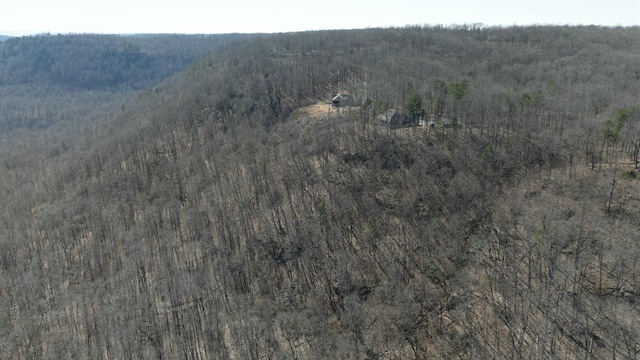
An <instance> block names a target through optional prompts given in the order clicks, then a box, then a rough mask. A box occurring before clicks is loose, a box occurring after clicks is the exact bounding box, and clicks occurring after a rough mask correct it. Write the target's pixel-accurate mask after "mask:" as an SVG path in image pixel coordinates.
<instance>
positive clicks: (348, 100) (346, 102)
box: [331, 92, 353, 108]
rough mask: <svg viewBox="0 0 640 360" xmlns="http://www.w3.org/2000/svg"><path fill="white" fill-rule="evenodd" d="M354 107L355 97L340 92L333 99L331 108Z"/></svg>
mask: <svg viewBox="0 0 640 360" xmlns="http://www.w3.org/2000/svg"><path fill="white" fill-rule="evenodd" d="M351 105H353V97H352V96H351V95H349V94H347V93H343V92H339V93H336V94H335V95H334V96H333V97H332V98H331V106H332V107H334V108H340V107H343V106H351Z"/></svg>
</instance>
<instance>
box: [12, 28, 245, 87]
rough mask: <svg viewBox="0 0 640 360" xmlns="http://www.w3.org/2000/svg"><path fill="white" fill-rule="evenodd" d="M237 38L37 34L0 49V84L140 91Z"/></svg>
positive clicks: (223, 36) (227, 36)
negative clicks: (118, 88)
mask: <svg viewBox="0 0 640 360" xmlns="http://www.w3.org/2000/svg"><path fill="white" fill-rule="evenodd" d="M241 37H243V36H241V35H155V36H150V35H147V36H117V35H93V34H82V35H37V36H27V37H16V38H11V39H8V40H7V41H5V42H3V43H2V45H0V85H17V84H35V85H37V86H42V85H48V86H51V85H55V86H58V87H62V88H67V89H81V90H101V89H108V88H117V87H124V88H134V89H140V88H144V87H147V86H151V85H153V84H155V83H158V82H160V81H162V80H164V79H165V78H167V77H168V76H170V75H172V74H173V73H175V72H178V71H180V70H182V69H183V68H184V67H186V66H187V65H189V64H190V63H191V62H193V61H194V60H195V59H197V58H198V57H200V56H202V55H204V54H206V53H208V52H210V51H212V50H214V49H216V48H217V47H218V46H220V45H221V44H224V43H225V42H229V41H233V40H236V39H239V38H241Z"/></svg>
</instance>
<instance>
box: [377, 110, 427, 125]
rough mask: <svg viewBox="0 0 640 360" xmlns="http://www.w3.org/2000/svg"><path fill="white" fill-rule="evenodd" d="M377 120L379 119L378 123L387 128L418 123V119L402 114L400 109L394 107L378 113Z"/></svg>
mask: <svg viewBox="0 0 640 360" xmlns="http://www.w3.org/2000/svg"><path fill="white" fill-rule="evenodd" d="M378 121H380V125H383V126H386V127H388V128H389V129H399V128H403V127H411V126H416V125H418V120H415V119H413V118H412V117H411V116H408V115H406V114H402V113H401V112H400V111H397V110H395V109H389V110H387V111H385V112H383V113H382V114H380V115H378Z"/></svg>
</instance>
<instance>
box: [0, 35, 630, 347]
mask: <svg viewBox="0 0 640 360" xmlns="http://www.w3.org/2000/svg"><path fill="white" fill-rule="evenodd" d="M635 32H637V29H607V28H602V29H601V28H554V27H540V28H508V29H476V28H460V29H449V28H424V29H423V28H407V29H384V30H381V29H370V30H362V31H339V32H311V33H301V34H281V35H277V36H275V35H274V36H268V37H262V38H256V39H247V40H245V41H242V42H236V43H233V44H229V45H226V46H224V47H223V48H221V49H220V51H217V52H215V53H213V54H210V55H208V56H207V57H205V58H203V59H202V60H201V61H198V62H197V63H195V64H193V65H192V66H190V67H188V68H187V69H186V70H185V71H184V72H182V73H180V74H179V75H178V76H175V77H173V78H171V79H169V80H167V81H165V82H164V83H162V84H161V85H159V86H156V87H154V88H152V89H149V90H148V91H145V92H142V93H140V94H139V95H136V96H135V98H133V99H131V101H129V102H128V103H126V104H125V106H123V107H121V108H118V109H117V110H114V111H113V112H112V113H110V114H109V115H108V116H105V117H104V118H101V119H102V121H98V122H91V126H90V127H87V128H83V129H82V131H81V132H80V135H81V136H75V137H73V136H70V135H69V134H68V133H67V131H68V130H66V129H56V128H52V129H49V130H47V132H44V130H43V132H40V131H39V130H31V131H32V133H30V134H28V135H27V136H25V137H20V138H18V137H14V138H7V137H6V136H5V138H4V142H2V143H0V145H1V146H2V147H0V150H2V153H3V155H4V156H3V162H4V163H3V166H4V169H5V171H3V172H2V174H1V175H0V176H2V181H1V182H0V184H2V185H1V186H2V187H1V188H0V190H1V191H2V193H3V194H5V204H6V205H5V208H4V213H3V216H2V225H3V226H2V227H1V228H0V229H1V230H0V231H1V232H2V238H1V239H2V241H1V242H0V246H1V247H2V249H1V250H2V252H1V253H2V254H3V256H2V258H0V261H1V266H0V269H1V271H2V272H1V273H0V281H2V283H1V284H0V306H1V307H2V309H6V311H2V312H0V316H3V318H2V322H3V323H5V324H7V325H6V326H5V327H3V328H2V329H0V342H1V344H0V349H1V350H0V354H1V355H2V357H7V358H12V357H14V358H134V357H135V358H150V357H158V358H194V359H196V358H223V359H224V358H229V359H234V358H235V359H251V358H326V357H332V358H362V359H364V358H456V357H457V358H573V357H576V358H577V357H585V356H590V355H593V356H594V357H601V358H613V357H616V358H621V357H628V358H634V357H636V356H637V354H638V351H640V348H639V347H638V346H639V344H638V342H637V339H638V338H639V336H638V335H640V333H639V331H640V329H638V326H637V324H636V323H635V321H634V320H633V319H634V316H635V315H636V314H637V312H638V308H637V305H636V304H637V298H638V294H639V292H638V290H637V289H638V285H639V284H638V281H637V279H638V277H637V275H638V269H637V267H636V266H635V259H636V258H637V255H638V253H639V250H640V248H638V244H637V241H635V239H637V238H638V237H639V235H640V234H639V233H638V226H637V225H638V221H639V219H640V217H639V215H640V214H639V213H638V210H637V209H638V206H637V205H638V201H639V199H638V198H637V196H636V194H637V193H638V190H639V189H638V187H639V186H640V185H639V184H638V182H637V180H635V179H634V177H635V174H636V173H635V170H634V164H633V163H630V162H629V161H630V159H633V149H634V144H637V140H638V138H637V136H636V135H637V134H638V133H637V132H636V126H637V124H638V122H639V120H638V119H639V118H640V116H639V114H638V111H637V109H635V108H634V106H636V105H637V104H636V103H635V102H634V101H636V99H637V98H638V97H637V95H638V92H639V91H640V83H639V80H638V79H639V78H640V77H636V78H634V77H633V76H629V75H630V74H635V72H636V71H638V70H640V63H639V62H638V61H637V57H634V56H633V55H637V53H638V51H640V47H639V46H638V45H639V44H638V40H637V39H639V38H640V37H634V36H628V35H629V34H631V35H633V34H635ZM622 43H624V46H623V44H622ZM586 44H592V45H590V46H593V50H594V51H587V50H586V49H585V48H583V46H586ZM568 45H571V46H568ZM588 49H592V48H588ZM603 59H606V62H601V60H603ZM611 64H616V66H612V65H611ZM638 74H640V72H638ZM604 89H608V91H607V92H605V93H603V92H602V90H604ZM336 92H342V93H345V94H347V93H348V94H349V95H350V96H351V97H352V98H353V99H354V103H353V104H352V105H351V106H345V107H342V108H338V109H331V108H330V106H329V100H330V98H331V97H332V95H333V94H335V93H336ZM613 94H614V95H615V96H613ZM414 95H417V96H418V97H419V98H420V100H421V104H420V102H418V101H417V100H416V99H417V98H416V96H414ZM409 99H413V100H412V101H408V100H409ZM317 102H321V103H322V104H323V105H322V106H326V109H327V112H326V114H327V115H326V116H321V117H319V118H318V117H316V118H313V117H310V116H306V115H305V114H304V112H303V111H300V109H301V108H302V107H303V106H306V105H309V104H314V103H317ZM416 104H418V105H416ZM389 108H392V109H397V110H398V112H399V113H402V112H404V113H406V114H407V116H410V115H411V114H412V113H411V111H414V110H415V111H414V113H418V114H420V113H424V114H426V117H427V119H429V118H430V117H431V115H433V120H434V123H437V124H435V126H434V127H433V128H431V127H411V128H398V129H395V130H393V129H392V127H391V126H390V124H384V125H381V124H380V121H381V120H380V117H379V115H380V114H385V113H386V110H387V109H389ZM621 108H624V109H627V110H625V111H622V112H621V110H620V109H621ZM454 119H455V121H454ZM456 122H457V123H458V124H460V123H462V124H463V125H464V126H457V125H456ZM603 129H604V130H606V131H604V130H603ZM56 131H60V133H56ZM35 135H41V137H40V138H37V137H35ZM614 135H615V136H614ZM61 139H63V140H64V141H62V140H61ZM18 144H21V145H20V146H17V145H18ZM591 166H594V167H595V169H593V170H592V169H590V167H591ZM34 169H35V170H34ZM614 180H615V181H614Z"/></svg>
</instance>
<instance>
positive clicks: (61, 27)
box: [0, 0, 640, 35]
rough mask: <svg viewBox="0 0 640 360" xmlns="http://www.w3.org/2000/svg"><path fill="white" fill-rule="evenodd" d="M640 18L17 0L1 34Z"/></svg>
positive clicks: (289, 1) (616, 4)
mask: <svg viewBox="0 0 640 360" xmlns="http://www.w3.org/2000/svg"><path fill="white" fill-rule="evenodd" d="M472 23H482V24H485V25H531V24H556V25H566V24H569V25H604V26H618V25H621V26H633V25H640V0H607V1H602V0H597V1H596V0H581V1H577V0H537V1H518V0H484V1H482V0H480V1H479V0H457V1H456V0H453V1H447V0H438V1H432V0H427V1H420V0H395V1H376V0H374V1H371V0H368V1H363V0H322V1H300V0H296V1H294V0H271V1H265V0H236V1H234V0H227V1H219V0H213V1H212V0H209V1H206V0H182V1H171V2H169V1H158V0H155V1H150V0H109V1H100V2H95V1H87V0H57V1H51V0H13V1H11V2H10V3H8V4H3V5H1V6H0V34H3V35H29V34H38V33H45V32H50V33H114V34H132V33H187V34H194V33H207V34H218V33H234V32H242V33H255V32H266V33H272V32H290V31H304V30H325V29H358V28H371V27H390V26H405V25H426V24H429V25H435V24H443V25H451V24H472Z"/></svg>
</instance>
